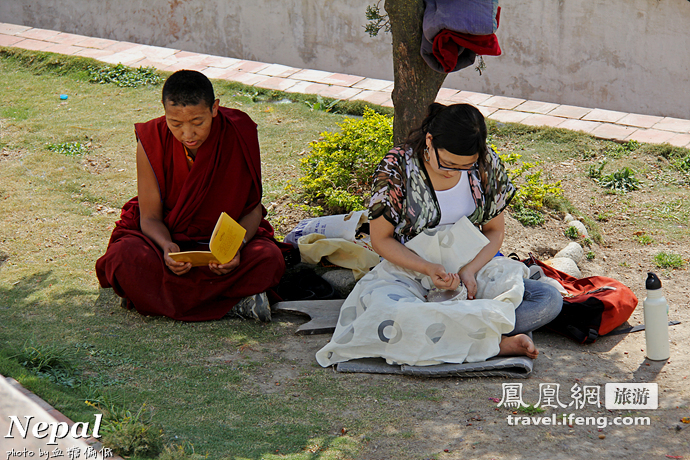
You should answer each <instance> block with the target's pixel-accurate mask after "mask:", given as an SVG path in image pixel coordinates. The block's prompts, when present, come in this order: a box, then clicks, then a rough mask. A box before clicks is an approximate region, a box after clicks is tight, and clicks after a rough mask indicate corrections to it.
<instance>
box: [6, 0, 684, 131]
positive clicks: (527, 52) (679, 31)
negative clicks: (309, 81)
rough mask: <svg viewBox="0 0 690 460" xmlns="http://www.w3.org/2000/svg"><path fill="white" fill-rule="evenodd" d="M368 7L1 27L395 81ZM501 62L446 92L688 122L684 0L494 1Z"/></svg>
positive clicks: (171, 1) (146, 10)
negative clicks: (372, 33)
mask: <svg viewBox="0 0 690 460" xmlns="http://www.w3.org/2000/svg"><path fill="white" fill-rule="evenodd" d="M371 3H375V1H374V0H119V1H116V0H2V2H0V22H9V23H14V24H22V25H27V26H32V27H40V28H46V29H55V30H62V31H64V32H70V33H77V34H83V35H89V36H96V37H103V38H111V39H116V40H126V41H132V42H137V43H143V44H150V45H157V46H167V47H174V48H179V49H183V50H188V51H196V52H204V53H209V54H218V55H223V56H230V57H237V58H243V59H252V60H257V61H263V62H272V63H279V64H285V65H290V66H294V67H300V68H311V69H320V70H328V71H333V72H343V73H350V74H355V75H363V76H368V77H373V78H383V79H388V80H392V78H393V77H392V62H391V56H390V55H391V47H390V36H389V35H386V34H381V36H379V37H376V38H370V37H369V36H368V35H367V34H366V33H365V32H364V25H365V23H366V19H365V18H364V11H365V8H366V5H368V4H371ZM498 37H499V41H500V43H501V48H502V49H503V55H502V56H500V57H486V58H485V61H486V64H487V69H486V70H485V71H484V72H483V74H482V75H481V76H480V75H479V74H478V73H477V72H476V71H474V70H472V69H471V68H467V69H464V70H462V71H460V72H456V73H454V74H451V75H450V76H449V77H448V79H447V80H446V83H445V85H444V86H446V87H451V88H457V89H465V90H470V91H477V92H485V93H490V94H496V95H504V96H513V97H520V98H525V99H532V100H542V101H547V102H556V103H561V104H572V105H581V106H585V107H597V108H604V109H611V110H621V111H626V112H636V113H644V114H650V115H663V116H673V117H679V118H690V2H688V1H687V0H531V1H525V0H513V1H512V2H511V1H503V2H502V13H501V26H500V28H499V30H498Z"/></svg>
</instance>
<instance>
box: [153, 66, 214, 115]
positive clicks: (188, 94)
mask: <svg viewBox="0 0 690 460" xmlns="http://www.w3.org/2000/svg"><path fill="white" fill-rule="evenodd" d="M215 100H216V97H215V95H214V94H213V85H212V84H211V81H210V80H209V79H208V78H207V77H206V75H204V74H203V73H201V72H197V71H196V70H178V71H177V72H175V73H174V74H172V75H170V76H169V77H168V79H167V80H165V84H163V98H162V102H163V105H165V103H166V102H170V103H171V104H173V105H180V106H182V107H186V106H188V105H199V104H202V103H203V104H206V106H207V107H208V108H209V110H210V109H211V108H212V107H213V103H214V102H215Z"/></svg>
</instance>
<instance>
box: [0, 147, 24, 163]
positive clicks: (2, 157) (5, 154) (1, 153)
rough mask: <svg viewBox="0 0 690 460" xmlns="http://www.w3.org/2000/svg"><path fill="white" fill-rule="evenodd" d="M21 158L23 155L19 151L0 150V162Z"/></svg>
mask: <svg viewBox="0 0 690 460" xmlns="http://www.w3.org/2000/svg"><path fill="white" fill-rule="evenodd" d="M22 156H24V154H23V152H22V151H21V150H14V149H13V150H10V149H7V148H4V147H3V149H2V150H0V161H6V160H18V159H19V158H21V157H22Z"/></svg>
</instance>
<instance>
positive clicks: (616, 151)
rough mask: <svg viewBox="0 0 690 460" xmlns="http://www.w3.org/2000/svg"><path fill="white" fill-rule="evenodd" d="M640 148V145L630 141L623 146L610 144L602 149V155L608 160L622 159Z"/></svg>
mask: <svg viewBox="0 0 690 460" xmlns="http://www.w3.org/2000/svg"><path fill="white" fill-rule="evenodd" d="M638 148H640V143H639V142H637V141H635V140H630V141H628V142H625V143H623V144H616V143H611V144H609V145H607V146H606V148H605V149H604V154H605V155H606V156H608V157H610V158H616V159H617V158H622V157H624V156H626V155H629V154H630V153H632V152H634V151H635V150H637V149H638Z"/></svg>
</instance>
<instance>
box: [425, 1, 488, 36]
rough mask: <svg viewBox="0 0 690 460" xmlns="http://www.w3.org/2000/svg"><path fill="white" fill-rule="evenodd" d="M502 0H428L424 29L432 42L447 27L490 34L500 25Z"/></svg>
mask: <svg viewBox="0 0 690 460" xmlns="http://www.w3.org/2000/svg"><path fill="white" fill-rule="evenodd" d="M498 10H499V7H498V0H426V7H425V9H424V19H423V22H422V30H423V32H424V36H425V37H426V38H427V40H429V41H430V42H432V41H434V37H435V36H436V35H437V34H438V33H439V32H441V31H442V30H443V29H449V30H453V31H455V32H460V33H463V34H472V35H489V34H493V33H495V32H496V29H497V28H498Z"/></svg>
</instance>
